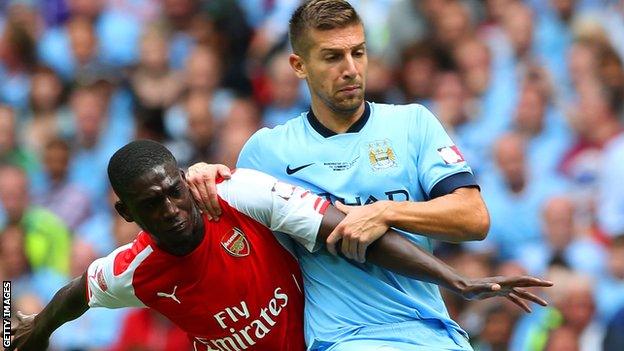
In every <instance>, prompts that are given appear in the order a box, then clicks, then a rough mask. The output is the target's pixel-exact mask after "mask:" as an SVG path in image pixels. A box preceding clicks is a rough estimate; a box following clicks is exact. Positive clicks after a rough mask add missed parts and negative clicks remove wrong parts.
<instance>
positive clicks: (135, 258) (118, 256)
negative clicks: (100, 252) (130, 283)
mask: <svg viewBox="0 0 624 351" xmlns="http://www.w3.org/2000/svg"><path fill="white" fill-rule="evenodd" d="M151 242H152V241H151V239H150V237H149V235H148V234H147V233H145V232H141V233H139V235H138V236H137V238H136V239H135V240H134V241H133V242H131V243H129V244H126V245H123V246H120V247H119V248H117V249H116V250H115V251H113V252H112V253H111V254H110V255H109V256H108V263H109V264H110V265H111V268H112V273H113V275H114V276H119V275H122V274H124V273H125V272H127V271H129V270H131V269H132V270H134V269H136V268H137V267H138V265H139V264H140V263H142V262H143V261H144V260H145V258H147V256H148V255H149V254H150V253H152V252H153V249H152V247H151Z"/></svg>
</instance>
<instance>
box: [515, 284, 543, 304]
mask: <svg viewBox="0 0 624 351" xmlns="http://www.w3.org/2000/svg"><path fill="white" fill-rule="evenodd" d="M513 292H514V293H515V294H516V295H518V297H521V298H523V299H525V300H528V301H532V302H535V303H536V304H538V305H542V306H548V302H546V300H543V299H542V298H540V297H539V296H537V295H535V294H532V293H530V292H528V291H526V290H524V289H521V288H513Z"/></svg>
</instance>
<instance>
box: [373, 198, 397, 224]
mask: <svg viewBox="0 0 624 351" xmlns="http://www.w3.org/2000/svg"><path fill="white" fill-rule="evenodd" d="M376 204H377V206H379V212H378V213H379V216H380V218H381V222H382V223H383V224H384V225H385V226H386V227H393V226H394V223H395V222H396V217H397V216H396V206H397V205H398V204H399V203H398V202H395V201H390V200H382V201H377V202H376Z"/></svg>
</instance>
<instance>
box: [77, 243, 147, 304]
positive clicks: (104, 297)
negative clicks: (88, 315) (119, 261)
mask: <svg viewBox="0 0 624 351" xmlns="http://www.w3.org/2000/svg"><path fill="white" fill-rule="evenodd" d="M131 245H132V244H128V245H125V246H122V247H121V248H119V249H117V250H115V251H113V252H112V253H111V254H109V255H108V256H106V257H102V258H99V259H97V260H95V261H93V263H91V265H89V268H88V269H87V281H86V297H87V302H88V304H89V307H107V308H122V307H144V304H143V303H142V302H141V301H140V300H139V299H138V298H137V297H136V296H135V295H134V287H133V285H132V276H133V273H134V270H131V269H128V270H125V271H124V272H122V273H120V274H118V275H116V274H115V257H116V256H117V255H118V254H120V253H121V252H122V251H124V250H125V249H128V248H130V246H131Z"/></svg>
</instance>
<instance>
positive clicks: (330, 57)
mask: <svg viewBox="0 0 624 351" xmlns="http://www.w3.org/2000/svg"><path fill="white" fill-rule="evenodd" d="M337 60H338V55H327V56H325V61H327V62H333V61H337Z"/></svg>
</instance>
